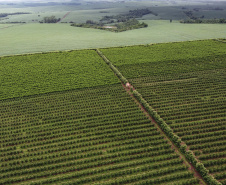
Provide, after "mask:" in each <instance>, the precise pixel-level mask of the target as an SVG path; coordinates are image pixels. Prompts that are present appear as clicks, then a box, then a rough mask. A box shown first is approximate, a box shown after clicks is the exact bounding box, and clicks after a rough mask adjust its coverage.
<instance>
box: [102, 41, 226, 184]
mask: <svg viewBox="0 0 226 185" xmlns="http://www.w3.org/2000/svg"><path fill="white" fill-rule="evenodd" d="M101 51H102V52H103V53H104V54H105V56H106V57H107V58H108V59H109V60H110V61H111V62H112V63H113V64H114V65H116V67H117V68H118V69H119V71H120V72H121V73H122V75H124V76H125V77H126V78H128V80H129V82H130V83H132V85H133V86H134V87H135V89H136V90H138V92H139V93H140V94H141V95H142V96H143V98H144V100H146V101H147V102H148V103H149V105H150V106H151V107H152V108H153V110H154V111H157V113H158V115H159V116H160V117H161V118H162V119H163V120H164V121H165V123H166V124H167V125H169V126H170V128H171V129H172V130H173V132H174V133H175V134H176V135H177V136H179V137H180V139H181V140H182V142H184V144H186V145H187V146H188V147H189V149H190V150H191V151H192V152H193V153H194V154H195V156H196V159H198V160H199V161H200V162H201V163H203V164H204V166H205V167H206V169H207V170H209V173H210V174H211V175H213V176H214V177H215V178H216V179H217V180H218V181H219V182H221V183H222V184H226V181H225V177H226V168H225V162H226V160H225V155H226V153H225V152H226V150H225V139H226V127H225V124H226V113H225V112H226V106H225V105H226V99H225V92H226V89H225V87H226V81H225V80H226V78H225V77H226V60H225V59H226V57H225V54H226V44H225V43H223V42H220V41H214V40H206V41H193V42H184V43H183V42H182V43H171V44H156V45H151V46H140V47H139V46H134V47H123V48H112V49H110V48H109V49H102V50H101ZM180 142H181V141H180ZM192 163H193V164H194V165H196V163H195V162H194V161H192ZM201 173H203V172H201ZM203 174H204V173H203ZM204 176H205V175H204ZM205 180H206V181H207V182H209V180H207V178H205ZM210 184H211V183H210Z"/></svg>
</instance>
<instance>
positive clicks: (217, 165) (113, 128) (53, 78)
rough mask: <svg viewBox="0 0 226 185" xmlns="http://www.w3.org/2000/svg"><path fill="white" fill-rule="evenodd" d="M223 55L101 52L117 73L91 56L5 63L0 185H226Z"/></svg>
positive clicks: (213, 49)
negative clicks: (128, 87) (130, 87)
mask: <svg viewBox="0 0 226 185" xmlns="http://www.w3.org/2000/svg"><path fill="white" fill-rule="evenodd" d="M196 47H197V48H201V49H200V50H199V51H197V50H196ZM225 47H226V45H225V43H222V42H219V41H215V40H204V41H193V42H181V43H171V44H169V43H167V44H155V45H149V46H133V47H124V48H109V49H101V52H103V54H104V55H105V56H107V58H109V59H110V60H111V61H110V63H111V62H112V63H113V64H114V65H115V66H116V68H114V67H113V66H112V65H111V64H110V65H109V66H108V65H107V64H106V63H105V61H106V62H109V61H107V60H106V59H105V61H104V60H103V59H102V58H101V57H100V56H99V55H98V54H97V51H95V50H78V51H71V52H58V53H45V54H33V55H24V56H11V57H2V58H0V61H1V66H2V67H3V68H1V69H3V70H2V72H1V74H3V75H1V76H0V80H1V92H7V93H4V94H2V96H1V101H0V107H1V108H0V112H1V114H0V130H1V132H0V151H1V153H0V166H1V178H0V179H1V180H0V184H3V185H5V184H56V183H57V184H92V183H95V184H175V185H178V184H181V185H182V184H184V185H185V184H188V185H189V184H194V185H195V184H211V182H210V181H212V180H211V176H209V175H208V174H211V175H213V176H214V177H215V178H216V179H217V180H218V182H217V181H215V184H219V185H220V183H219V182H221V184H225V172H226V169H225V165H224V164H225V158H224V156H225V142H224V140H225V137H226V135H225V130H226V128H225V120H226V115H225V106H224V105H225V103H226V102H225V87H226V86H225V85H226V84H225V68H226V63H225V57H224V56H225V51H226V50H225ZM169 48H171V50H170V49H169ZM116 50H118V51H117V52H116ZM145 50H150V53H149V52H147V51H146V52H145V53H144V51H145ZM111 51H112V52H111ZM153 51H155V52H154V53H155V54H154V53H152V52H153ZM166 51H168V52H169V53H172V54H174V55H171V57H168V55H167V53H166ZM134 53H136V54H137V55H136V57H137V58H134ZM146 53H149V55H152V57H150V56H149V55H146ZM176 53H177V54H176ZM188 53H190V54H189V55H188ZM99 54H100V53H99ZM122 56H126V58H125V61H124V63H123V60H122V58H123V57H122ZM158 56H159V57H158ZM134 66H140V68H139V67H137V73H134V72H135V68H136V67H134ZM159 66H160V67H159ZM110 68H111V69H113V70H117V69H119V70H120V72H121V73H122V75H125V77H127V78H128V80H129V82H131V83H132V85H133V86H134V87H135V88H136V89H137V90H138V92H140V93H141V95H142V96H143V97H144V98H145V100H146V101H147V102H148V103H149V104H150V106H152V109H153V111H154V112H150V113H149V111H148V109H147V107H146V104H145V103H144V104H143V102H144V101H143V100H142V101H141V102H140V103H141V104H142V105H144V107H143V108H142V107H140V108H142V110H143V111H145V109H146V110H147V111H146V114H147V113H149V114H151V115H152V113H153V115H152V118H154V120H152V119H151V118H150V116H149V117H147V116H145V114H144V113H143V112H142V111H141V110H140V108H139V107H138V105H137V103H138V102H137V100H138V101H140V99H139V97H137V96H135V97H137V100H135V99H134V97H132V98H131V97H130V96H129V94H128V93H126V91H125V89H123V87H122V85H121V84H119V80H118V79H117V76H118V75H119V74H118V72H116V71H114V72H115V73H116V74H117V76H115V75H114V73H113V72H112V71H111V70H110ZM148 69H149V70H150V72H149V73H148V72H147V71H148ZM9 71H14V72H13V73H9ZM93 79H95V80H93ZM69 82H70V83H69ZM35 83H36V84H38V85H37V86H35V87H34V86H32V84H35ZM26 85H27V86H26ZM24 90H26V92H25V91H24ZM65 90H66V91H65ZM55 91H57V92H55ZM133 93H135V91H134V92H133ZM29 95H32V96H29ZM134 95H135V94H134ZM25 96H26V97H25ZM13 97H16V98H13ZM134 101H135V102H136V103H135V102H134ZM156 111H157V112H156ZM156 114H158V115H159V116H160V117H161V118H163V120H161V119H159V116H156ZM163 121H165V124H166V125H165V126H163V124H161V123H162V122H163ZM167 127H169V128H167ZM160 128H161V129H160ZM170 129H172V132H168V131H169V130H170ZM175 134H176V135H175ZM186 146H187V148H186ZM188 149H190V150H191V152H188V151H186V150H188ZM193 153H194V154H195V158H194V159H192V158H191V155H193ZM185 157H186V159H185ZM195 160H196V161H197V160H198V163H197V162H195ZM188 162H190V163H191V164H190V163H188ZM203 164H204V167H205V168H204V169H203V168H202V165H203ZM200 165H201V167H200ZM194 167H195V168H196V170H194ZM205 169H207V170H209V173H208V171H206V170H205ZM200 174H201V175H202V177H203V178H204V179H205V181H206V183H205V182H204V181H203V179H202V178H200ZM206 174H207V175H206Z"/></svg>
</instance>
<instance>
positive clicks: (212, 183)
mask: <svg viewBox="0 0 226 185" xmlns="http://www.w3.org/2000/svg"><path fill="white" fill-rule="evenodd" d="M96 51H97V53H98V54H99V55H100V57H102V59H103V60H104V61H105V63H106V64H107V65H108V66H109V67H110V68H111V69H112V71H113V72H114V73H115V75H116V76H117V77H118V78H119V79H120V80H121V82H122V85H123V87H124V88H125V90H126V91H127V92H128V93H129V95H130V96H133V98H135V100H136V101H135V102H136V103H138V104H139V107H140V108H141V109H142V111H143V112H144V113H145V114H147V116H148V117H149V119H151V120H153V122H154V123H155V125H156V127H158V128H159V129H160V130H162V133H164V135H165V137H166V138H167V139H168V140H169V141H170V142H171V143H172V146H173V147H174V148H175V150H176V152H177V153H178V154H179V155H180V156H181V157H182V159H183V160H185V163H186V164H188V165H189V166H190V167H189V170H191V171H193V172H194V173H195V174H196V175H194V176H196V177H198V178H199V180H200V183H201V184H203V185H206V184H208V185H222V183H220V182H219V181H217V180H216V179H215V178H214V177H213V176H212V175H210V174H209V170H207V169H206V168H205V166H204V165H203V164H202V163H201V162H200V161H199V160H198V159H197V157H196V156H195V154H194V153H193V152H192V151H191V150H189V148H188V146H187V145H186V143H185V142H183V141H182V140H181V138H180V137H179V136H177V135H176V134H175V133H174V132H173V130H172V129H171V127H170V126H169V125H168V124H166V122H165V121H164V120H163V119H162V118H161V117H160V116H159V115H158V113H157V112H156V111H155V110H154V109H153V108H152V107H151V106H150V105H149V103H148V102H147V101H146V100H145V99H144V98H143V97H142V95H141V94H140V93H139V92H138V91H137V90H135V89H134V88H133V86H131V85H130V84H129V81H128V80H127V79H126V78H125V77H124V76H123V75H122V74H121V73H120V71H119V70H118V69H117V68H116V67H115V66H113V64H112V63H111V61H110V60H109V59H108V58H107V57H106V56H105V55H104V54H103V53H102V52H101V51H100V50H99V49H96Z"/></svg>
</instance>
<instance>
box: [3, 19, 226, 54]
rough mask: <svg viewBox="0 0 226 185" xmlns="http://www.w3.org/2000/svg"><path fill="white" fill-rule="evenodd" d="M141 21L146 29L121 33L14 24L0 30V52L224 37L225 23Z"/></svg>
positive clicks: (46, 25)
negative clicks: (199, 23)
mask: <svg viewBox="0 0 226 185" xmlns="http://www.w3.org/2000/svg"><path fill="white" fill-rule="evenodd" d="M145 22H146V23H148V24H149V27H148V28H143V29H138V30H132V31H127V32H122V33H112V32H108V31H103V30H96V29H88V28H76V27H71V26H70V25H69V24H24V25H15V26H13V27H8V28H5V29H0V40H1V45H0V55H1V56H3V55H13V54H22V53H33V52H42V51H54V50H71V49H84V48H102V47H112V46H125V45H139V44H150V43H163V42H175V41H187V40H199V39H210V38H223V37H226V25H216V24H214V25H211V24H205V25H204V24H201V25H197V24H192V25H190V24H189V25H188V24H180V23H179V22H173V23H170V22H169V21H159V20H153V21H145ZM0 25H1V24H0ZM4 26H6V25H4ZM1 27H2V25H1Z"/></svg>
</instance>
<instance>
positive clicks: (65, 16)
mask: <svg viewBox="0 0 226 185" xmlns="http://www.w3.org/2000/svg"><path fill="white" fill-rule="evenodd" d="M70 13H71V12H67V13H66V14H65V15H64V16H63V18H61V19H60V20H59V21H58V22H57V23H60V22H61V21H62V20H64V19H65V18H66V17H67V16H68V15H69V14H70Z"/></svg>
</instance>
